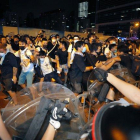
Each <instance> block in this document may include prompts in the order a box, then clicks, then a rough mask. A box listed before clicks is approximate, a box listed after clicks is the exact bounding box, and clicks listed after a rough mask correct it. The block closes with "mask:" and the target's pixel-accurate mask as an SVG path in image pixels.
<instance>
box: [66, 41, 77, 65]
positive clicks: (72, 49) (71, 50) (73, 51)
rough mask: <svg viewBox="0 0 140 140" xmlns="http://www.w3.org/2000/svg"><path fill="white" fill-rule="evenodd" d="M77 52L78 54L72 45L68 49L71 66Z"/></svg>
mask: <svg viewBox="0 0 140 140" xmlns="http://www.w3.org/2000/svg"><path fill="white" fill-rule="evenodd" d="M75 52H76V50H75V48H72V44H70V45H69V48H68V53H71V58H70V64H72V63H73V59H74V56H75Z"/></svg>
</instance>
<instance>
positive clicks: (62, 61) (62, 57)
mask: <svg viewBox="0 0 140 140" xmlns="http://www.w3.org/2000/svg"><path fill="white" fill-rule="evenodd" d="M56 60H57V68H58V69H61V70H63V71H64V74H65V81H64V85H65V86H67V74H68V65H67V62H68V52H67V43H66V42H65V41H62V42H61V43H60V47H59V49H58V50H57V52H56ZM60 73H61V71H60Z"/></svg>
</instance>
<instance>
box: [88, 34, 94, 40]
mask: <svg viewBox="0 0 140 140" xmlns="http://www.w3.org/2000/svg"><path fill="white" fill-rule="evenodd" d="M93 35H95V34H93V33H89V34H88V35H87V38H88V39H89V38H91V36H93Z"/></svg>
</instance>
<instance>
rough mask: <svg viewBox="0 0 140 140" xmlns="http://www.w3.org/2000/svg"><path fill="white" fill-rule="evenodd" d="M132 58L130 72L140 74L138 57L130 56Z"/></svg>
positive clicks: (139, 59)
mask: <svg viewBox="0 0 140 140" xmlns="http://www.w3.org/2000/svg"><path fill="white" fill-rule="evenodd" d="M130 58H131V59H132V68H131V72H132V73H133V74H134V75H135V76H140V58H139V57H137V56H132V57H130Z"/></svg>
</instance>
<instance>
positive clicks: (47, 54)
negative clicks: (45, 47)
mask: <svg viewBox="0 0 140 140" xmlns="http://www.w3.org/2000/svg"><path fill="white" fill-rule="evenodd" d="M56 45H57V44H55V45H54V46H53V48H52V49H51V50H50V51H49V52H48V53H47V56H48V55H49V54H50V53H51V52H52V51H53V50H54V48H55V47H56Z"/></svg>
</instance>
